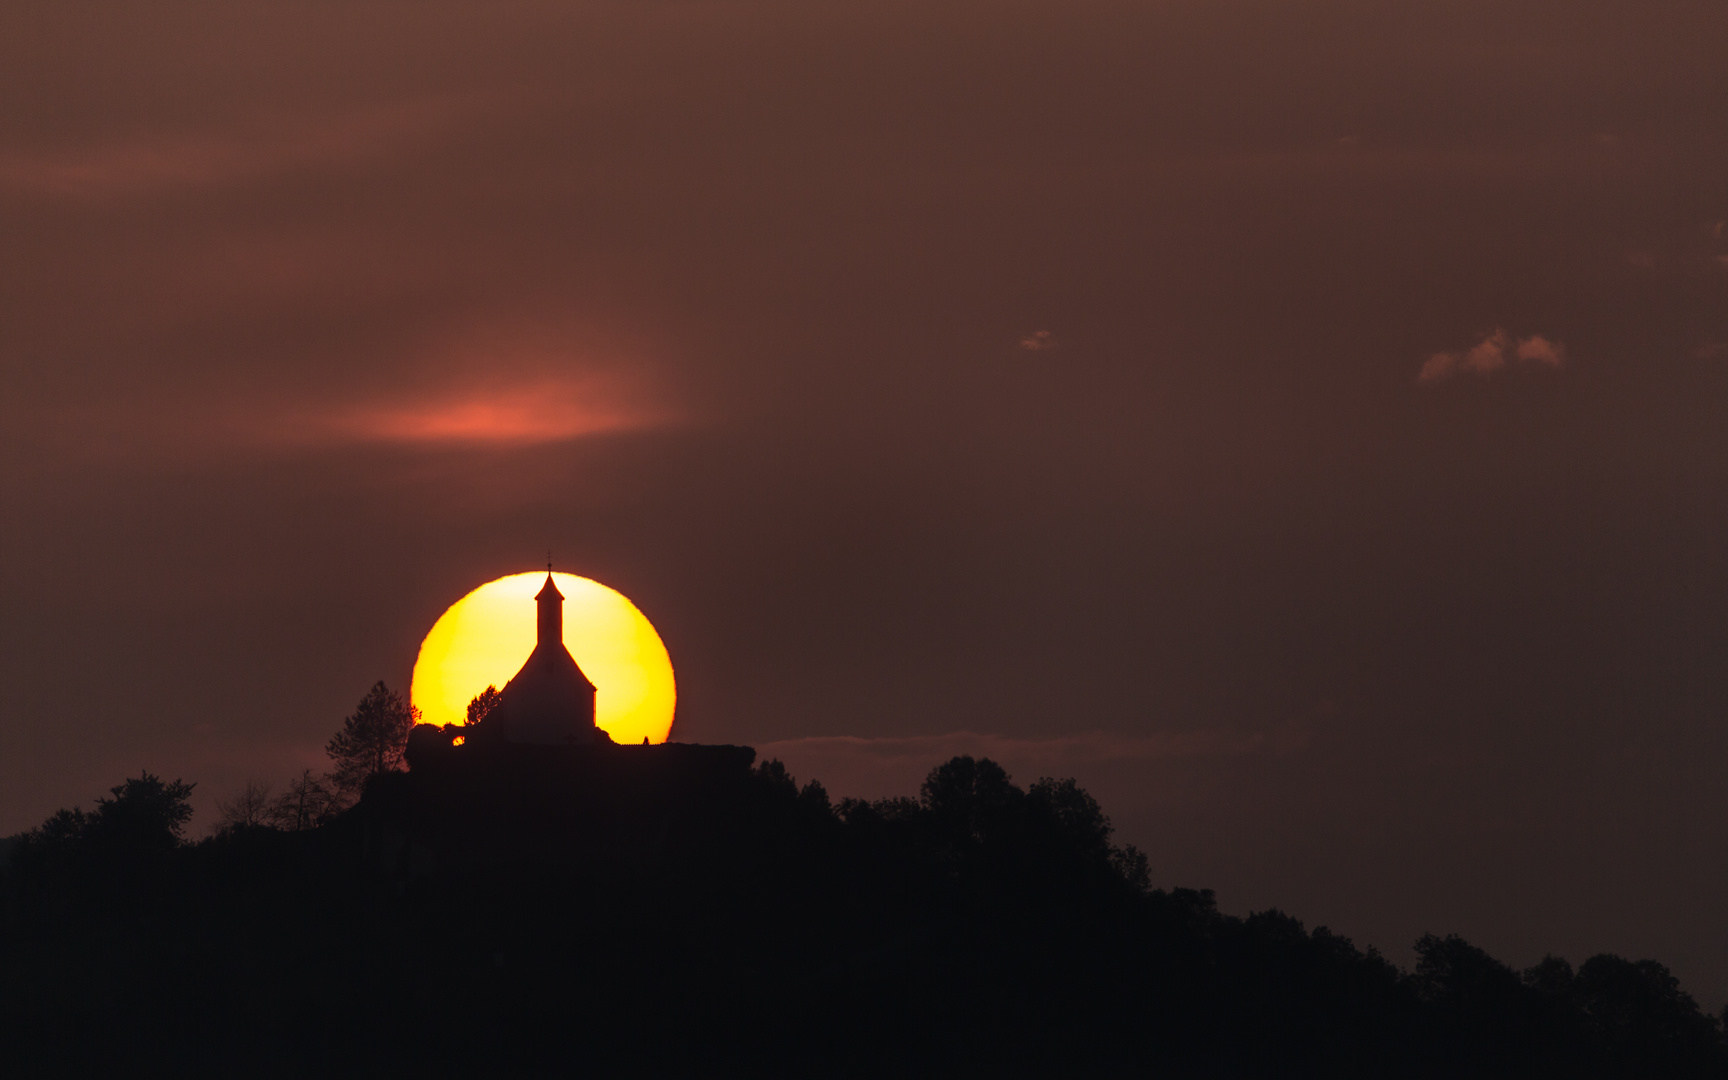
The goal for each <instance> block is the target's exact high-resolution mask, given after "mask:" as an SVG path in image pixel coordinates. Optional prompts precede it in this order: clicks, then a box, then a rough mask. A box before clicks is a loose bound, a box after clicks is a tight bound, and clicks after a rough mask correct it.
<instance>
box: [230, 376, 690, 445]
mask: <svg viewBox="0 0 1728 1080" xmlns="http://www.w3.org/2000/svg"><path fill="white" fill-rule="evenodd" d="M633 397H635V395H632V394H630V393H629V392H628V391H626V390H625V389H624V388H623V387H621V386H620V385H618V384H617V383H616V382H614V381H609V380H604V379H598V378H591V379H578V380H555V379H554V380H545V381H539V382H532V383H524V384H519V385H515V386H509V387H503V388H496V387H487V388H478V389H471V390H453V391H446V392H443V393H438V394H430V395H426V396H423V397H420V398H418V399H416V400H412V401H406V402H401V401H386V402H369V403H363V404H339V405H331V406H325V407H321V408H317V409H310V410H304V411H300V412H291V413H287V414H285V415H282V416H280V417H279V418H277V419H276V420H275V421H273V422H272V423H270V424H268V425H265V426H264V427H263V428H262V431H263V434H264V435H265V437H266V438H267V439H268V440H269V441H274V442H281V443H290V444H292V443H339V442H383V443H497V444H510V443H516V444H526V443H541V442H558V441H562V440H567V439H575V438H580V437H582V436H587V435H601V434H606V433H610V432H618V431H628V430H636V429H641V428H649V427H658V426H662V425H665V424H668V423H671V422H673V421H674V420H675V419H676V417H675V416H674V414H673V412H672V411H671V410H670V409H668V408H665V407H659V406H651V405H645V404H640V403H638V402H636V401H634V400H632V399H633ZM255 430H256V429H255Z"/></svg>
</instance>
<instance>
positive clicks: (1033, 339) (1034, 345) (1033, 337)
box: [1020, 330, 1058, 352]
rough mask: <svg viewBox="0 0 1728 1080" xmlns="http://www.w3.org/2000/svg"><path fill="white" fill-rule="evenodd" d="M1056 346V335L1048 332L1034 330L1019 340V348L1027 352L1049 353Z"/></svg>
mask: <svg viewBox="0 0 1728 1080" xmlns="http://www.w3.org/2000/svg"><path fill="white" fill-rule="evenodd" d="M1057 345H1058V342H1057V341H1056V335H1054V334H1052V333H1051V332H1050V331H1048V330H1034V331H1032V332H1031V333H1030V334H1027V335H1026V336H1025V337H1023V338H1021V339H1020V347H1021V348H1022V349H1025V350H1026V351H1027V352H1050V351H1051V350H1052V349H1055V348H1056V347H1057Z"/></svg>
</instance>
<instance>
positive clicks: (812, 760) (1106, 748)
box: [756, 724, 1308, 798]
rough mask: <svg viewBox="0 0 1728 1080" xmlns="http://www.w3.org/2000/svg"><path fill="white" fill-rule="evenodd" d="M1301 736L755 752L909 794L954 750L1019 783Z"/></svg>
mask: <svg viewBox="0 0 1728 1080" xmlns="http://www.w3.org/2000/svg"><path fill="white" fill-rule="evenodd" d="M1307 742H1308V731H1307V729H1306V728H1305V727H1303V726H1301V725H1294V724H1293V725H1287V726H1284V727H1280V728H1276V729H1273V730H1270V731H1257V732H1234V731H1222V730H1216V729H1203V730H1195V731H1183V732H1161V733H1156V734H1151V735H1126V734H1116V733H1111V732H1099V731H1094V732H1085V733H1081V734H1076V735H1064V736H1057V737H1052V738H1021V737H1015V736H1009V735H990V734H982V733H979V732H975V731H954V732H946V733H943V734H938V735H913V736H903V737H898V738H861V737H857V736H850V735H828V736H813V737H809V738H802V739H786V740H782V741H779V742H770V743H759V744H758V745H757V747H756V752H757V756H758V758H759V759H760V760H763V761H766V760H768V759H770V758H778V759H779V760H780V761H782V762H784V763H785V764H786V767H787V768H788V769H789V770H790V771H791V772H792V773H793V775H795V776H797V777H798V778H799V779H800V780H808V779H816V780H821V781H822V783H823V784H824V786H826V787H827V788H828V790H829V792H830V793H831V794H834V795H836V796H839V795H849V796H855V797H861V798H882V797H886V796H893V795H910V794H915V793H916V792H917V790H918V787H919V785H920V784H922V783H923V781H924V777H925V776H926V775H928V773H929V772H930V770H931V769H932V768H934V767H935V766H937V765H939V764H941V763H942V762H944V761H946V760H948V759H949V758H951V757H955V756H956V755H960V754H969V755H971V756H973V757H987V758H990V759H992V760H994V761H996V762H998V763H999V764H1001V765H1002V766H1003V767H1004V768H1005V769H1007V770H1008V772H1009V773H1010V774H1011V775H1013V776H1014V777H1015V779H1016V782H1018V783H1022V784H1024V783H1029V782H1031V781H1032V780H1035V779H1037V778H1038V777H1040V776H1073V775H1077V774H1082V775H1083V774H1085V773H1088V772H1092V771H1096V770H1097V769H1098V768H1100V767H1102V766H1104V765H1107V764H1110V763H1117V762H1146V761H1150V760H1155V759H1167V758H1191V757H1220V756H1232V755H1242V754H1266V753H1287V752H1290V751H1294V750H1299V749H1301V748H1302V747H1303V746H1305V745H1306V744H1307Z"/></svg>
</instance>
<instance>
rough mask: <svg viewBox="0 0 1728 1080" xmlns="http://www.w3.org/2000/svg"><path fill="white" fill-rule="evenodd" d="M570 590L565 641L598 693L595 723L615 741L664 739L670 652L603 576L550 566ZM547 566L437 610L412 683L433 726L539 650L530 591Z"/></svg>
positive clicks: (462, 712) (671, 688)
mask: <svg viewBox="0 0 1728 1080" xmlns="http://www.w3.org/2000/svg"><path fill="white" fill-rule="evenodd" d="M552 580H553V581H554V582H556V583H557V585H558V591H559V592H561V593H563V594H564V646H565V648H567V649H569V650H570V655H571V656H573V657H575V658H576V663H577V666H579V667H580V668H581V669H582V673H583V674H585V675H587V676H588V681H589V682H591V683H593V684H594V686H595V688H596V690H597V691H598V693H596V694H595V697H594V714H595V715H594V722H595V723H596V724H598V725H599V726H600V727H601V728H602V729H603V730H604V731H605V732H606V733H607V734H608V735H610V736H612V739H613V741H614V742H619V743H625V744H627V745H640V744H641V742H642V740H643V739H644V738H646V739H647V740H648V741H649V742H655V743H662V742H665V741H666V739H667V737H668V736H670V735H671V734H672V712H673V706H674V705H675V704H676V703H677V697H678V695H677V688H676V686H675V685H674V684H673V681H672V658H671V657H670V656H668V655H666V646H665V645H664V644H663V643H662V642H661V641H660V635H659V634H657V633H655V631H654V625H653V624H652V623H650V622H649V621H648V619H647V618H646V617H645V616H644V615H643V614H642V613H641V612H640V611H638V610H636V605H635V604H632V603H631V602H630V601H629V599H628V598H626V597H625V596H624V594H623V593H620V592H618V591H616V590H614V589H608V588H607V587H606V586H604V585H602V584H600V583H599V582H598V581H590V580H589V579H587V578H585V577H577V576H576V575H575V574H553V575H552ZM545 582H546V572H545V571H544V570H539V571H534V572H531V573H527V574H511V575H510V576H509V577H501V578H499V579H498V580H497V581H489V582H487V583H486V584H484V585H482V586H480V587H479V588H478V589H475V590H474V591H473V592H471V593H469V594H468V595H467V596H464V597H463V598H462V599H460V600H458V601H456V602H455V603H454V604H451V605H450V610H448V611H446V612H445V613H444V614H443V615H441V616H439V617H438V621H437V622H435V623H433V624H432V630H431V632H429V633H428V634H427V635H426V640H425V641H423V642H421V644H420V658H419V659H418V660H416V661H414V682H413V685H412V687H411V689H410V690H409V694H410V696H411V697H412V698H413V701H414V704H415V705H417V706H419V708H420V714H421V720H422V721H423V722H424V723H428V724H460V723H464V722H465V721H466V720H467V719H468V703H469V702H470V701H472V700H474V697H475V695H477V694H479V693H480V692H481V691H482V690H485V689H486V688H487V687H488V686H496V687H497V688H498V689H500V690H502V689H504V684H505V683H507V682H509V681H510V679H511V678H512V677H513V676H515V674H516V673H517V672H518V671H520V670H522V663H523V661H525V660H527V659H528V654H529V653H531V652H533V651H534V637H535V632H536V630H535V610H536V609H535V603H534V594H535V593H537V592H539V591H540V587H541V585H543V584H545Z"/></svg>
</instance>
